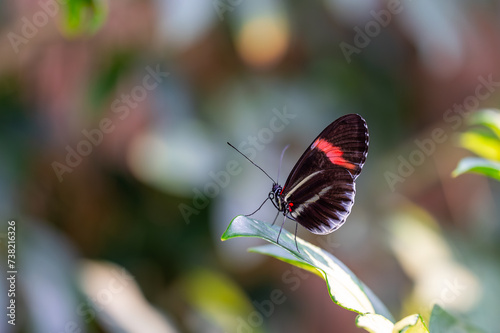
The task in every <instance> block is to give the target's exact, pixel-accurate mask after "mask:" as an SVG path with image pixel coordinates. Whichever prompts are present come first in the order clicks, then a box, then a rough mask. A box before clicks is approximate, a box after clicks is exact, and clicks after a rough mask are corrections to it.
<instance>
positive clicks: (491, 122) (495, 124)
mask: <svg viewBox="0 0 500 333" xmlns="http://www.w3.org/2000/svg"><path fill="white" fill-rule="evenodd" d="M469 124H470V125H483V126H486V127H488V128H490V129H491V130H492V131H493V132H494V133H495V134H496V135H497V137H498V138H500V110H497V109H484V110H481V111H478V112H476V113H474V114H473V115H472V116H471V117H470V118H469Z"/></svg>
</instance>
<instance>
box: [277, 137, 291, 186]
mask: <svg viewBox="0 0 500 333" xmlns="http://www.w3.org/2000/svg"><path fill="white" fill-rule="evenodd" d="M288 147H290V145H286V147H285V148H283V151H282V152H281V157H280V167H279V168H278V179H277V181H278V182H279V181H280V170H281V162H283V156H285V151H286V150H287V149H288Z"/></svg>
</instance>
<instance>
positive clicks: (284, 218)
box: [276, 214, 286, 244]
mask: <svg viewBox="0 0 500 333" xmlns="http://www.w3.org/2000/svg"><path fill="white" fill-rule="evenodd" d="M285 221H286V214H284V217H283V223H281V228H280V232H279V233H278V239H276V243H278V244H279V243H280V235H281V230H283V226H284V225H285Z"/></svg>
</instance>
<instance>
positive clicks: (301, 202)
mask: <svg viewBox="0 0 500 333" xmlns="http://www.w3.org/2000/svg"><path fill="white" fill-rule="evenodd" d="M355 193H356V188H355V183H354V179H353V177H352V175H351V174H350V173H349V172H348V171H347V170H346V169H345V168H343V167H339V166H334V167H332V168H330V169H328V170H320V171H316V172H314V173H312V174H311V175H309V176H307V177H305V178H304V179H303V180H302V181H301V182H300V183H299V184H297V186H295V187H292V188H291V189H290V191H288V192H286V193H283V194H284V198H285V201H286V202H288V203H289V207H290V208H289V213H290V215H291V216H292V218H294V219H295V220H296V221H297V222H298V223H300V224H301V225H302V226H304V227H305V228H306V229H308V230H309V231H311V232H312V233H315V234H320V235H324V234H329V233H330V232H333V231H335V230H337V229H338V228H339V227H340V226H341V225H342V224H344V222H345V220H346V218H347V216H348V215H349V213H350V212H351V208H352V205H353V204H354V195H355Z"/></svg>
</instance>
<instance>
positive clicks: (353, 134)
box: [281, 114, 369, 234]
mask: <svg viewBox="0 0 500 333" xmlns="http://www.w3.org/2000/svg"><path fill="white" fill-rule="evenodd" d="M368 140H369V137H368V127H367V125H366V122H365V120H364V119H363V118H362V117H361V116H359V115H357V114H348V115H345V116H343V117H340V118H339V119H337V120H335V121H334V122H333V123H331V124H330V125H328V126H327V127H326V128H325V129H324V130H323V132H321V133H320V134H319V135H318V136H317V137H316V139H315V140H314V141H313V143H312V144H311V145H310V146H309V148H307V150H306V151H305V152H304V154H302V156H301V157H300V159H299V160H298V161H297V163H296V164H295V166H294V167H293V169H292V171H291V172H290V175H289V176H288V179H287V181H286V182H285V185H284V187H283V191H282V192H281V194H282V196H283V198H284V200H285V202H287V203H291V206H290V214H291V216H292V217H293V218H294V219H295V220H296V221H297V222H299V223H300V224H301V225H302V226H304V227H305V228H306V229H309V230H310V231H311V232H313V233H317V234H325V233H330V232H332V231H334V230H336V229H337V228H338V227H340V226H341V225H342V224H343V223H344V222H345V219H346V218H347V216H348V215H349V213H350V211H351V208H352V205H353V204H354V194H355V193H356V190H355V184H354V181H355V180H356V178H357V177H358V176H359V174H360V172H361V169H362V167H363V164H364V163H365V160H366V156H367V153H368Z"/></svg>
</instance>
